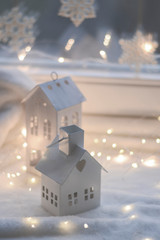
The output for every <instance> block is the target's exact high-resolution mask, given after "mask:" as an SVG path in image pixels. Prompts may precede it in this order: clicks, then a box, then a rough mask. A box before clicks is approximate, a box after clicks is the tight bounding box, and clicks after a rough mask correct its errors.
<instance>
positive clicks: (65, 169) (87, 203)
mask: <svg viewBox="0 0 160 240" xmlns="http://www.w3.org/2000/svg"><path fill="white" fill-rule="evenodd" d="M36 169H37V170H38V171H40V172H41V173H42V180H41V182H42V188H41V200H42V206H43V207H44V208H45V209H46V210H48V211H49V212H50V213H51V214H53V215H56V216H63V215H72V214H77V213H80V212H84V211H87V210H90V209H92V208H95V207H97V206H99V205H100V189H101V169H103V167H102V166H101V165H100V164H99V163H98V162H97V161H96V160H95V159H94V158H93V157H92V156H91V155H90V154H89V152H87V150H85V149H84V131H83V130H82V129H81V128H79V127H77V126H76V125H71V126H67V127H62V128H60V133H59V135H57V137H56V138H55V139H54V141H53V142H52V143H51V144H50V146H48V151H47V152H46V154H45V156H44V157H43V158H42V160H40V162H39V163H38V164H37V165H36ZM104 170H105V169H104ZM105 171H106V170H105ZM106 172H107V171H106Z"/></svg>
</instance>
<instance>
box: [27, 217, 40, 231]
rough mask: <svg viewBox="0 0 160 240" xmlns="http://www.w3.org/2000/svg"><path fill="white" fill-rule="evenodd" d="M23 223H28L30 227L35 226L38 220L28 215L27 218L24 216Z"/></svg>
mask: <svg viewBox="0 0 160 240" xmlns="http://www.w3.org/2000/svg"><path fill="white" fill-rule="evenodd" d="M25 223H27V224H29V225H30V226H31V228H35V227H36V225H37V224H38V221H37V219H36V218H31V217H28V218H25Z"/></svg>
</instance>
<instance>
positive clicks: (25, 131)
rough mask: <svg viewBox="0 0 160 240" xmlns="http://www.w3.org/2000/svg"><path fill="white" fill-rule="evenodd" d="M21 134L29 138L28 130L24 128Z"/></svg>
mask: <svg viewBox="0 0 160 240" xmlns="http://www.w3.org/2000/svg"><path fill="white" fill-rule="evenodd" d="M21 133H22V135H23V136H24V137H26V136H27V130H26V128H22V130H21Z"/></svg>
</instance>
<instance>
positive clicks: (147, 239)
mask: <svg viewBox="0 0 160 240" xmlns="http://www.w3.org/2000/svg"><path fill="white" fill-rule="evenodd" d="M144 240H153V239H152V238H144Z"/></svg>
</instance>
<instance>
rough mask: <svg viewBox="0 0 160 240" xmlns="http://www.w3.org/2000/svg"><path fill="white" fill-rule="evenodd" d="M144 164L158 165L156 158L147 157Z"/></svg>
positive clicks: (149, 165)
mask: <svg viewBox="0 0 160 240" xmlns="http://www.w3.org/2000/svg"><path fill="white" fill-rule="evenodd" d="M143 164H144V165H145V166H146V167H156V165H157V164H156V160H155V159H147V160H145V161H144V162H143Z"/></svg>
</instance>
